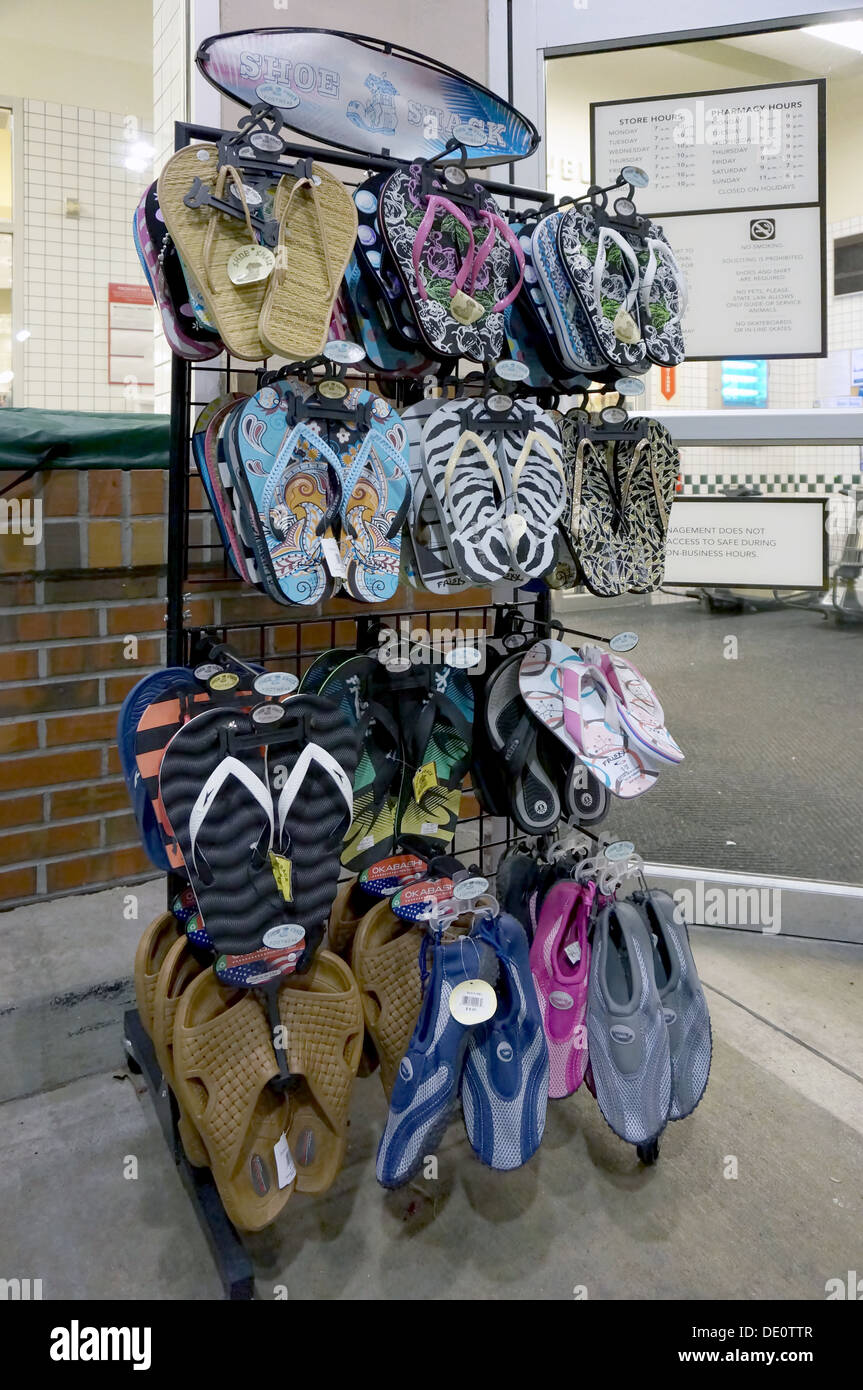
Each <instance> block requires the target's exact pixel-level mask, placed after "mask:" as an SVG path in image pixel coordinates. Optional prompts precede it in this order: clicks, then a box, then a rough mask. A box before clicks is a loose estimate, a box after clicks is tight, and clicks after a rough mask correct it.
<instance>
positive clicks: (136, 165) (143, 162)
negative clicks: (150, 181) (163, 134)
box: [123, 157, 150, 174]
mask: <svg viewBox="0 0 863 1390" xmlns="http://www.w3.org/2000/svg"><path fill="white" fill-rule="evenodd" d="M123 163H124V164H125V166H126V168H127V169H131V170H132V172H133V173H135V174H143V172H144V170H145V169H146V168H147V166H148V165H149V163H150V161H149V160H148V159H133V158H131V157H130V158H129V159H124V160H123Z"/></svg>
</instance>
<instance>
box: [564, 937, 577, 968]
mask: <svg viewBox="0 0 863 1390" xmlns="http://www.w3.org/2000/svg"><path fill="white" fill-rule="evenodd" d="M563 954H564V955H565V956H566V958H567V960H568V961H569V963H570V965H578V962H579V961H580V960H581V946H580V945H579V943H578V942H577V941H570V943H569V945H568V946H564V948H563Z"/></svg>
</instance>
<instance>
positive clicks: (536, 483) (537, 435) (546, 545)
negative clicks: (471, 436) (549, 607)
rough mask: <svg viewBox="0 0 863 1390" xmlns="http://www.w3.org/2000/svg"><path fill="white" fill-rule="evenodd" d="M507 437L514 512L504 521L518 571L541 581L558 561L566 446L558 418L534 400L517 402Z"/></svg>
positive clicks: (504, 437) (563, 500)
mask: <svg viewBox="0 0 863 1390" xmlns="http://www.w3.org/2000/svg"><path fill="white" fill-rule="evenodd" d="M509 419H510V420H511V422H512V432H511V433H509V432H507V433H506V434H504V435H503V453H504V459H505V463H506V470H505V472H504V477H506V471H508V472H509V476H510V479H511V486H512V502H513V508H514V511H513V513H512V515H511V517H508V518H507V520H506V522H505V523H504V531H505V534H506V535H507V540H508V541H509V545H510V553H511V556H512V563H513V567H514V568H515V569H517V570H518V572H519V574H520V575H521V576H522V577H523V578H524V579H540V578H542V576H543V575H544V574H546V573H547V571H548V570H550V569H553V568H554V565H555V563H556V551H557V521H558V519H559V518H560V516H561V515H562V514H563V509H564V507H565V506H566V474H565V472H564V468H563V462H562V454H563V446H562V443H561V438H560V433H559V431H558V429H557V426H556V425H555V424H554V422H553V420H551V419H550V418H549V416H548V415H546V414H545V412H544V411H542V410H540V409H539V407H538V406H535V405H533V404H532V403H531V402H530V401H516V402H515V403H514V404H513V407H512V410H511V412H510V416H509Z"/></svg>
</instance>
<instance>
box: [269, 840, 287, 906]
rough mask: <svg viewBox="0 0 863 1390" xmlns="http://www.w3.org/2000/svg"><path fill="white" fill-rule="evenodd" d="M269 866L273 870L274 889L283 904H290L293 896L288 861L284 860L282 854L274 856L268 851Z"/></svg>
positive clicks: (273, 853)
mask: <svg viewBox="0 0 863 1390" xmlns="http://www.w3.org/2000/svg"><path fill="white" fill-rule="evenodd" d="M270 865H271V867H272V870H273V878H274V879H275V880H276V887H277V888H278V890H279V892H280V893H281V895H282V897H283V898H284V900H285V902H286V903H289V902H291V901H292V899H293V894H292V893H291V861H290V859H286V858H285V857H284V855H283V854H276V853H275V852H274V851H273V850H270Z"/></svg>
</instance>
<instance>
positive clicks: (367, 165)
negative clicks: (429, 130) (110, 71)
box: [174, 121, 552, 203]
mask: <svg viewBox="0 0 863 1390" xmlns="http://www.w3.org/2000/svg"><path fill="white" fill-rule="evenodd" d="M174 129H175V131H176V145H177V148H178V149H179V148H180V147H181V146H183V145H190V144H191V143H192V141H193V140H209V141H211V142H212V143H214V144H218V143H219V141H220V140H221V139H222V137H223V136H224V135H225V131H224V130H220V129H219V128H218V127H217V126H209V125H195V124H194V123H193V122H191V121H177V123H176V125H175V127H174ZM284 153H285V154H286V155H292V156H293V157H295V158H296V159H310V158H311V159H319V160H320V161H321V163H326V164H341V165H342V166H343V167H344V168H346V169H361V170H362V169H375V170H377V172H378V173H386V172H387V170H390V169H406V168H407V167H408V161H407V160H406V159H390V158H388V157H387V156H386V155H378V154H353V153H352V152H351V151H350V150H330V149H327V148H326V147H325V146H324V147H323V148H322V147H320V146H318V145H297V144H294V143H293V142H291V141H285V149H284ZM478 182H479V183H481V184H482V186H483V188H487V189H488V191H489V193H499V194H500V196H501V197H502V198H521V199H523V200H524V201H525V202H528V203H544V202H546V201H547V199H548V198H550V197H551V196H552V195H551V194H550V193H548V192H546V191H545V190H543V189H540V188H522V187H520V186H519V185H518V184H514V183H497V182H496V181H492V180H490V179H479V180H478Z"/></svg>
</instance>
